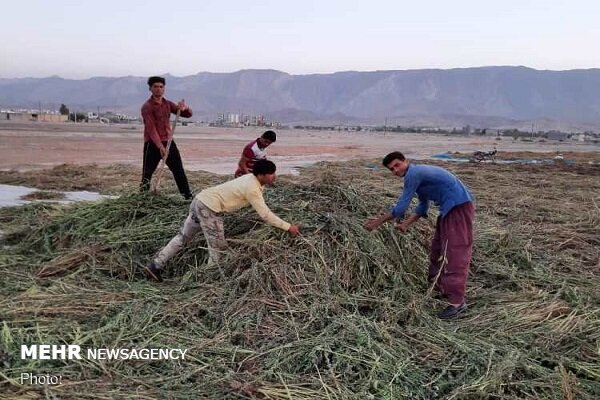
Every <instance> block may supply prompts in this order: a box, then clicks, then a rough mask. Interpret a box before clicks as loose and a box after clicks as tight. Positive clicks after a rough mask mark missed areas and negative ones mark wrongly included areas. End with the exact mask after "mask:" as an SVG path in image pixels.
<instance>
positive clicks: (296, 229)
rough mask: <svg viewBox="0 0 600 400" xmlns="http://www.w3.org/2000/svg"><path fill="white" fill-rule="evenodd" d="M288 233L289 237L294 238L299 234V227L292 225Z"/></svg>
mask: <svg viewBox="0 0 600 400" xmlns="http://www.w3.org/2000/svg"><path fill="white" fill-rule="evenodd" d="M288 233H289V234H290V236H291V237H294V236H296V235H297V234H298V233H300V227H299V226H298V225H292V226H290V228H289V229H288Z"/></svg>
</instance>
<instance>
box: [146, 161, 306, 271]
mask: <svg viewBox="0 0 600 400" xmlns="http://www.w3.org/2000/svg"><path fill="white" fill-rule="evenodd" d="M275 178H276V174H275V164H274V163H273V162H271V161H268V160H259V161H257V162H256V163H255V164H254V168H253V170H252V174H247V175H244V176H241V177H239V178H236V179H233V180H231V181H229V182H225V183H223V184H221V185H218V186H214V187H211V188H208V189H204V190H203V191H201V192H200V193H198V194H197V195H196V197H195V198H194V200H192V204H191V205H190V212H189V214H188V216H187V218H186V220H185V222H184V224H183V227H182V228H181V231H180V232H179V233H178V234H177V235H176V236H175V237H174V238H173V239H171V241H170V242H169V243H168V244H167V245H166V246H165V247H164V248H163V249H162V250H161V251H160V252H159V253H158V255H157V256H156V258H154V260H152V261H151V262H150V264H148V266H147V267H146V269H145V273H146V276H147V277H148V278H149V279H152V280H155V281H157V282H162V278H161V273H162V269H163V267H164V266H165V264H166V263H167V261H169V260H170V259H171V258H173V257H174V256H175V255H176V254H177V253H178V252H179V251H180V250H181V249H182V248H183V246H185V245H186V244H187V243H188V242H189V241H190V239H191V238H192V237H193V236H194V235H195V234H196V233H198V232H199V231H202V232H203V233H204V237H205V238H206V244H207V247H208V254H209V257H210V261H211V262H215V263H218V261H219V256H220V253H221V252H223V250H225V249H226V248H227V242H226V241H225V234H224V231H223V213H229V212H234V211H237V210H239V209H240V208H242V207H246V206H248V205H251V206H252V207H253V208H254V210H256V212H257V213H258V215H259V216H260V217H261V218H262V219H263V221H265V222H266V223H267V224H269V225H272V226H274V227H276V228H279V229H282V230H284V231H287V232H288V233H289V234H290V235H291V236H296V235H297V234H298V232H299V227H298V226H297V225H291V224H290V223H288V222H286V221H284V220H282V219H281V218H279V217H278V216H277V215H275V214H273V212H272V211H271V210H269V207H267V205H266V204H265V200H264V198H263V190H264V187H265V186H267V185H271V184H272V183H273V181H275Z"/></svg>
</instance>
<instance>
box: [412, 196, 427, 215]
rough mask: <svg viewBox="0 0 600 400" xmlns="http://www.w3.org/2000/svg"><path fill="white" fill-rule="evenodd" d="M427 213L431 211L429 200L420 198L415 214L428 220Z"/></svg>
mask: <svg viewBox="0 0 600 400" xmlns="http://www.w3.org/2000/svg"><path fill="white" fill-rule="evenodd" d="M427 211H429V200H427V199H425V198H422V197H421V196H419V204H417V207H416V208H415V214H417V215H418V216H419V217H425V218H427Z"/></svg>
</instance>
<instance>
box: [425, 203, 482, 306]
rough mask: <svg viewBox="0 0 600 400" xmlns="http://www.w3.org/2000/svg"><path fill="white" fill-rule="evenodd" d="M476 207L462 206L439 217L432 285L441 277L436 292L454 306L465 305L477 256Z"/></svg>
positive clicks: (431, 258) (433, 245)
mask: <svg viewBox="0 0 600 400" xmlns="http://www.w3.org/2000/svg"><path fill="white" fill-rule="evenodd" d="M474 219H475V205H474V204H473V203H472V202H468V203H464V204H460V205H458V206H456V207H454V208H453V209H451V210H450V212H448V214H446V216H445V217H443V218H442V217H438V219H437V224H436V228H435V234H434V236H433V240H432V242H431V253H430V256H429V282H430V283H433V282H434V281H435V279H436V277H437V275H438V273H440V269H442V271H441V273H440V276H439V278H438V281H437V284H436V288H437V289H438V290H439V291H440V292H441V294H442V295H444V296H447V298H448V302H449V303H451V304H462V303H463V302H464V301H465V290H466V286H467V278H468V276H469V268H470V266H471V256H472V254H473V220H474Z"/></svg>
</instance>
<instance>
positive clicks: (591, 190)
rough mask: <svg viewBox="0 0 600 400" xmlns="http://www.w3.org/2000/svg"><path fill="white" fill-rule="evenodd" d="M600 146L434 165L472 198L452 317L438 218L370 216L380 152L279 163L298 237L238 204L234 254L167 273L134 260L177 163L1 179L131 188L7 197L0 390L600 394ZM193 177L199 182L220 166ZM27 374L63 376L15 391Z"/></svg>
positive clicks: (71, 393)
mask: <svg viewBox="0 0 600 400" xmlns="http://www.w3.org/2000/svg"><path fill="white" fill-rule="evenodd" d="M244 139H245V138H244ZM387 145H388V146H389V144H387ZM453 149H454V148H453ZM458 150H460V151H465V149H464V147H462V148H460V149H458ZM444 151H445V149H444ZM538 151H539V149H538ZM363 153H364V152H363ZM367 153H368V152H367ZM369 154H370V153H368V154H367V155H369ZM552 154H553V153H548V154H546V156H551V155H552ZM597 154H598V153H592V154H590V153H588V154H579V155H577V156H578V158H577V159H578V162H576V163H574V164H572V165H566V164H553V165H499V164H487V163H486V164H472V163H448V164H440V165H444V166H446V167H448V168H450V169H451V170H453V171H454V172H455V173H456V174H457V175H458V176H460V177H461V179H463V181H464V182H465V183H467V185H468V186H469V187H470V188H471V189H472V191H473V193H474V194H475V196H476V197H477V221H476V243H475V254H474V260H473V264H472V269H471V277H470V281H469V285H468V294H467V296H468V302H469V305H470V308H469V311H468V313H467V314H466V315H464V317H462V318H459V319H456V320H452V321H441V320H439V319H437V318H436V312H437V311H438V310H439V309H440V308H441V307H442V306H443V304H442V303H441V302H440V301H438V300H436V299H435V298H434V297H433V296H432V292H431V290H430V288H428V286H427V281H426V267H427V262H426V260H427V254H428V253H427V252H428V243H429V240H430V238H431V235H432V232H433V222H432V221H434V218H430V221H429V222H427V221H426V222H421V223H420V224H419V225H418V226H417V227H416V228H415V229H413V230H412V231H410V232H409V233H408V234H406V235H404V236H402V235H399V234H398V233H396V232H394V231H393V229H392V228H391V227H386V228H384V229H381V230H380V231H379V232H377V233H368V232H366V231H365V230H364V229H363V228H362V223H363V222H364V220H365V219H366V218H367V217H369V216H372V215H374V214H376V213H378V212H379V211H381V210H384V209H386V208H387V207H389V206H390V205H391V204H392V203H393V202H394V200H395V198H396V197H397V195H398V193H399V191H400V190H401V187H402V184H401V180H399V179H398V178H396V177H394V176H392V175H391V174H390V173H389V172H387V171H386V170H384V169H383V168H381V167H380V164H379V161H378V160H377V159H373V160H370V159H369V160H352V161H348V162H326V163H320V164H317V165H313V166H308V167H305V168H302V169H301V173H300V175H299V176H281V177H280V178H279V180H278V181H277V183H276V185H275V187H273V188H270V189H267V190H266V200H267V203H268V204H269V205H270V206H271V208H272V209H273V210H274V211H275V212H276V213H277V214H279V215H280V216H282V217H283V218H284V219H287V220H289V221H291V222H295V223H299V224H301V225H302V228H301V229H302V235H301V236H299V237H297V238H289V237H288V236H287V235H285V234H284V233H282V232H280V231H277V230H275V229H272V228H270V227H267V226H265V225H264V224H262V223H261V222H260V221H259V220H258V217H257V216H256V214H255V213H253V212H252V211H251V210H250V209H246V210H244V211H241V212H239V213H236V214H234V215H229V216H227V218H226V220H225V225H226V236H227V237H228V239H229V244H230V247H231V248H230V250H229V252H228V255H227V257H226V260H225V262H224V263H222V264H221V265H220V266H215V265H212V266H209V265H207V263H206V258H207V254H206V250H205V248H204V246H205V244H204V241H203V239H202V238H201V237H198V238H196V239H195V240H194V241H193V242H192V243H191V245H189V246H188V247H187V249H186V250H185V251H184V252H182V254H180V255H179V256H178V257H176V259H174V260H173V261H172V262H171V263H170V264H169V265H168V269H167V277H166V281H165V282H164V283H163V284H155V283H150V282H147V281H146V280H144V279H143V277H142V276H141V274H140V268H141V267H142V266H143V265H144V264H145V263H146V262H147V261H148V260H149V259H150V258H151V257H152V255H153V254H154V253H155V252H156V251H157V250H158V249H159V248H160V247H161V246H163V245H164V244H165V243H166V242H167V241H168V240H169V239H170V237H172V236H173V235H174V234H175V233H176V231H177V229H178V228H179V226H180V224H181V221H182V220H183V218H184V217H185V215H186V212H187V204H186V203H185V202H184V201H183V200H180V198H179V196H178V195H177V194H176V193H175V192H174V185H173V183H172V179H171V177H170V176H169V174H167V175H168V178H167V179H165V186H164V188H163V191H162V192H161V195H159V196H152V195H140V194H138V193H136V192H135V186H136V184H137V181H138V180H139V166H133V165H111V166H89V165H87V166H86V165H71V164H68V165H60V166H57V167H55V168H54V169H47V170H36V171H4V172H0V183H10V184H27V185H32V186H35V187H37V188H39V189H43V190H51V189H64V190H67V189H68V190H74V189H77V190H80V189H87V190H98V191H100V192H102V193H111V194H119V195H120V197H119V198H118V199H113V200H106V201H103V202H99V203H79V204H75V205H71V206H53V205H49V204H44V203H39V204H32V205H28V206H24V207H20V208H6V209H0V223H1V224H2V231H3V238H2V246H3V250H2V253H1V255H0V273H1V274H2V279H1V280H0V296H1V297H0V298H1V300H0V319H1V320H2V321H3V325H2V334H1V336H0V364H2V365H3V367H2V369H1V372H0V393H1V394H0V398H6V399H54V398H60V399H190V398H212V399H240V398H248V399H250V398H256V399H307V400H308V399H311V400H312V399H315V400H316V399H590V400H591V399H597V398H599V397H600V364H599V363H598V359H599V356H600V292H599V291H598V287H600V228H599V227H600V167H599V166H598V165H591V164H589V163H588V161H589V160H590V159H594V158H595V157H596V156H597ZM596 160H597V158H596ZM189 177H190V182H191V186H192V187H193V188H194V189H196V190H199V189H201V188H203V187H206V186H208V185H212V184H215V183H218V182H222V181H224V180H226V179H227V178H228V177H226V176H222V175H214V174H210V173H206V172H193V171H192V172H190V173H189ZM132 182H133V183H132ZM34 343H40V344H41V343H45V344H77V345H80V346H82V347H83V348H102V347H116V348H181V349H188V356H189V357H186V359H185V360H183V361H177V360H161V361H133V360H121V361H114V360H113V361H111V360H90V359H82V360H64V361H62V360H55V361H44V360H38V361H32V360H21V359H20V357H19V355H20V351H19V349H20V345H21V344H34ZM23 372H30V373H37V374H54V375H61V376H62V383H63V384H62V385H58V386H47V387H35V386H32V385H23V384H20V382H19V379H18V378H19V376H20V374H21V373H23Z"/></svg>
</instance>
